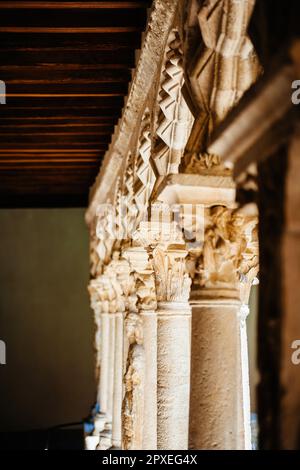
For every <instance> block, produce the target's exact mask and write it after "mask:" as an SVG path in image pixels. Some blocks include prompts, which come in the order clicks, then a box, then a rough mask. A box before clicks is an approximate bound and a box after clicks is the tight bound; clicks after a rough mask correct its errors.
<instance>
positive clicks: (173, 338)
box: [139, 222, 191, 450]
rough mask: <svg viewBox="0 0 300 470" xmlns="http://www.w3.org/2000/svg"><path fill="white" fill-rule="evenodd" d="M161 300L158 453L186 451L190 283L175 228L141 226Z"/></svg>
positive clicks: (158, 310) (159, 309)
mask: <svg viewBox="0 0 300 470" xmlns="http://www.w3.org/2000/svg"><path fill="white" fill-rule="evenodd" d="M139 237H140V238H141V239H142V240H143V243H144V246H147V244H148V246H149V247H150V250H149V251H150V253H151V257H152V262H153V268H154V274H155V284H156V294H157V302H158V305H157V448H158V449H166V450H169V449H170V450H176V449H187V446H188V421H189V393H190V326H191V325H190V322H191V309H190V306H189V303H188V298H189V291H190V279H189V277H188V275H187V273H186V271H185V258H186V255H187V251H186V250H185V244H184V243H183V239H182V234H181V232H180V231H179V230H178V228H177V224H175V223H165V222H157V223H156V222H150V223H149V222H142V223H141V226H140V229H139Z"/></svg>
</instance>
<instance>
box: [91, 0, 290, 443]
mask: <svg viewBox="0 0 300 470" xmlns="http://www.w3.org/2000/svg"><path fill="white" fill-rule="evenodd" d="M254 4H255V0H238V1H237V0H219V1H217V0H208V1H206V2H202V1H200V0H193V1H185V0H156V1H154V4H153V7H152V10H151V12H150V16H149V21H148V27H147V31H146V33H145V36H144V39H143V44H142V48H141V51H140V54H139V57H138V60H137V65H136V70H135V73H134V76H133V81H132V84H131V87H130V90H129V94H128V98H127V101H126V104H125V107H124V110H123V116H122V119H121V120H120V122H119V125H118V126H117V128H116V129H115V134H114V136H113V139H112V142H111V145H110V147H109V150H108V152H107V153H106V156H105V158H104V161H103V164H102V166H101V169H100V173H99V175H98V177H97V180H96V182H95V185H94V187H93V189H92V192H91V197H90V205H89V208H88V210H87V213H86V221H87V224H88V226H89V229H90V240H91V244H90V246H91V250H90V260H91V281H90V284H89V292H90V297H91V306H92V309H93V311H94V318H95V325H96V334H95V350H96V376H97V383H98V390H97V400H98V403H99V406H100V412H99V413H98V414H97V415H96V417H95V428H94V431H93V433H92V435H90V436H87V437H86V446H87V448H97V449H100V450H101V449H102V450H104V449H109V448H113V449H126V450H133V449H172V450H176V449H187V448H190V449H251V431H250V400H249V379H248V375H249V374H248V352H247V332H246V323H245V319H246V316H247V315H248V312H249V309H248V300H249V293H250V289H251V285H252V284H253V283H256V282H257V275H258V264H259V262H258V251H259V250H258V210H257V205H256V203H255V201H256V200H257V199H255V198H252V199H251V198H250V200H246V199H245V198H244V199H243V198H240V197H237V196H238V195H239V194H240V193H243V192H246V193H247V190H248V189H249V186H250V188H254V193H256V192H257V176H256V171H255V167H256V163H259V156H257V155H256V157H257V158H254V157H253V155H254V153H255V149H256V148H257V149H261V143H257V142H258V141H259V139H260V138H261V136H264V135H265V134H266V133H267V130H268V126H267V125H266V126H257V128H256V133H255V132H253V126H254V123H255V124H256V125H257V122H258V119H259V118H263V119H264V121H261V122H264V123H269V124H270V126H271V124H273V122H270V121H272V120H275V119H278V120H280V119H281V117H283V116H284V115H285V113H286V112H288V110H287V109H283V108H280V105H281V102H280V99H278V100H277V102H276V100H275V99H274V102H276V106H277V113H272V103H271V101H269V102H267V105H266V107H265V109H264V108H263V106H260V104H259V103H261V102H264V103H266V101H264V98H263V96H261V95H260V93H264V92H265V93H267V91H265V89H266V88H267V87H268V86H269V84H268V83H267V82H266V83H265V85H264V86H265V88H263V89H261V88H260V89H259V90H258V91H257V92H255V93H254V94H253V95H252V98H251V99H252V100H253V103H252V101H251V100H250V102H249V100H248V101H247V102H246V101H245V102H244V101H243V98H242V97H243V95H244V93H245V92H246V91H247V90H248V89H250V88H253V85H254V83H255V82H256V81H261V75H262V71H263V69H262V65H261V63H260V59H259V57H258V55H257V54H256V51H255V49H254V46H253V44H252V42H251V40H250V37H249V35H248V26H249V22H250V19H251V15H252V13H253V8H254ZM293 67H294V65H290V75H289V77H291V78H296V76H295V73H294V72H295V71H294V69H293ZM280 83H283V81H282V80H281V82H280ZM290 83H292V80H291V82H290ZM283 86H284V84H283ZM284 90H286V88H284ZM282 93H283V91H282V89H281V90H280V93H279V95H280V96H282ZM288 101H289V100H288ZM238 103H239V104H238ZM268 103H269V105H270V109H267V107H268ZM247 106H248V107H249V109H248V108H246V110H245V107H247ZM233 107H235V110H234V112H235V114H234V115H232V113H231V110H232V108H233ZM281 111H282V113H281ZM245 112H247V119H246V120H245V119H243V116H244V115H243V113H244V114H245ZM280 113H281V114H280ZM228 116H229V118H228V119H227V117H228ZM247 126H248V127H247ZM251 126H252V127H251ZM258 134H260V135H258ZM242 139H243V140H242ZM298 140H299V139H298V138H297V137H296V138H295V141H294V144H293V145H294V147H293V148H292V149H291V152H293V149H294V150H295V147H296V146H297V145H299V142H298ZM241 142H242V143H243V144H244V145H242V144H241ZM259 142H260V141H259ZM256 145H257V147H255V146H256ZM248 149H251V151H248ZM253 149H254V150H253ZM247 152H248V153H247ZM249 153H250V155H249ZM256 153H259V152H256ZM262 153H263V152H262ZM271 154H272V152H271V150H270V149H268V150H267V151H266V152H265V156H268V155H271ZM250 164H251V165H250ZM295 165H296V162H295ZM251 185H252V186H251Z"/></svg>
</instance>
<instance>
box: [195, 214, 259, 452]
mask: <svg viewBox="0 0 300 470" xmlns="http://www.w3.org/2000/svg"><path fill="white" fill-rule="evenodd" d="M256 225H257V218H256V216H252V215H249V216H248V215H245V214H243V212H242V211H241V210H240V211H239V210H230V209H227V208H225V207H223V206H216V207H214V208H211V209H207V210H206V220H205V239H204V244H203V247H202V249H200V250H199V251H198V252H197V253H190V264H189V266H190V271H191V276H192V277H193V285H192V292H191V300H190V302H191V305H192V365H191V403H190V436H189V446H190V448H191V449H215V450H217V449H219V450H221V449H226V450H227V449H228V450H237V449H250V448H251V433H250V401H249V378H248V351H247V334H246V324H245V317H246V314H247V313H248V308H247V305H246V302H248V293H249V288H248V286H249V287H250V286H251V281H252V274H253V272H254V271H255V272H256V269H257V265H258V258H257V237H256V231H255V227H256ZM246 287H247V288H246ZM247 289H248V290H247ZM246 293H247V294H246Z"/></svg>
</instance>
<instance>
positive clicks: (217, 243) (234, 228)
mask: <svg viewBox="0 0 300 470" xmlns="http://www.w3.org/2000/svg"><path fill="white" fill-rule="evenodd" d="M257 224H258V218H257V215H256V213H255V212H253V211H252V212H251V211H247V210H245V209H235V210H232V209H228V208H226V207H223V206H215V207H212V208H209V209H207V210H206V218H205V236H204V244H203V246H202V247H201V248H200V249H198V250H197V251H191V252H190V254H189V260H188V269H189V272H190V275H191V277H192V279H193V285H194V287H196V286H198V289H202V290H210V289H212V290H214V291H215V290H218V291H219V295H220V297H222V296H227V295H228V296H231V295H234V293H236V295H237V296H238V297H239V298H240V300H241V302H242V303H244V304H247V303H248V297H249V292H250V287H251V284H252V282H253V280H254V279H255V278H256V275H257V272H258V234H257Z"/></svg>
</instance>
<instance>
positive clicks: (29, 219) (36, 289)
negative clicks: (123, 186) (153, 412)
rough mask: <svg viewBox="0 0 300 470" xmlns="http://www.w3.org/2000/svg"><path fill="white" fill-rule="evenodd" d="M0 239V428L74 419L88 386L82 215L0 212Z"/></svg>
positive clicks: (89, 394)
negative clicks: (1, 353)
mask: <svg viewBox="0 0 300 470" xmlns="http://www.w3.org/2000/svg"><path fill="white" fill-rule="evenodd" d="M0 242H1V243H0V339H1V340H3V341H5V343H6V354H7V357H6V360H7V364H6V365H0V431H4V430H6V431H7V430H16V431H18V430H27V429H35V428H44V427H48V426H51V425H56V424H60V423H64V422H70V421H74V420H75V421H77V420H80V419H81V418H83V417H84V416H86V415H87V414H88V411H89V407H90V405H91V404H92V403H93V400H94V389H95V387H94V373H93V349H92V344H93V322H92V312H91V310H90V308H89V300H88V294H87V290H86V286H87V283H88V276H89V273H88V270H89V266H88V260H89V257H88V232H87V229H86V227H85V224H84V210H83V209H41V210H40V209H20V210H19V209H17V210H16V209H12V210H0Z"/></svg>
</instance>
